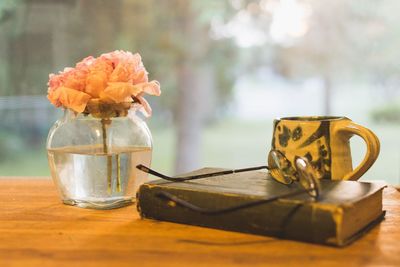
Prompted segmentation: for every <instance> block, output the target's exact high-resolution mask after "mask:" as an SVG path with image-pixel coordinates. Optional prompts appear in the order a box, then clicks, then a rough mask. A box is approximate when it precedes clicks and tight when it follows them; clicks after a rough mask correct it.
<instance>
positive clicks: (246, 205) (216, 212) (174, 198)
mask: <svg viewBox="0 0 400 267" xmlns="http://www.w3.org/2000/svg"><path fill="white" fill-rule="evenodd" d="M311 190H312V189H309V190H307V189H301V190H297V191H294V192H291V193H288V194H284V195H280V196H275V197H271V198H267V199H261V200H257V201H253V202H248V203H244V204H241V205H237V206H233V207H229V208H224V209H216V210H213V209H205V208H201V207H199V206H197V205H194V204H192V203H190V202H188V201H186V200H183V199H181V198H179V197H177V196H175V195H173V194H170V193H168V192H159V193H157V194H156V196H157V197H159V198H161V199H164V200H167V201H172V202H173V203H175V204H177V205H179V206H182V207H185V208H187V209H190V210H192V211H196V212H199V213H202V214H206V215H221V214H224V213H229V212H233V211H237V210H241V209H244V208H250V207H254V206H258V205H261V204H265V203H268V202H273V201H275V200H278V199H280V198H286V197H291V196H296V195H300V194H303V193H308V192H309V191H311Z"/></svg>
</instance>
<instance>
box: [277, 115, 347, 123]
mask: <svg viewBox="0 0 400 267" xmlns="http://www.w3.org/2000/svg"><path fill="white" fill-rule="evenodd" d="M343 119H347V120H348V118H347V117H345V116H293V117H281V118H277V119H276V120H277V121H308V122H312V121H338V120H343Z"/></svg>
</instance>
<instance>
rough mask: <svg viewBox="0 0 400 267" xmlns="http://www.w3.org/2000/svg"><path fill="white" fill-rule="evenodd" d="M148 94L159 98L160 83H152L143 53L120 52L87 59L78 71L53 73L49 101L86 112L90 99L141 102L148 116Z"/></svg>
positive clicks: (71, 69)
mask: <svg viewBox="0 0 400 267" xmlns="http://www.w3.org/2000/svg"><path fill="white" fill-rule="evenodd" d="M144 94H149V95H155V96H159V95H160V94H161V90H160V84H159V83H158V82H157V81H150V82H149V81H148V73H147V71H146V69H145V67H144V65H143V63H142V59H141V56H140V55H139V54H137V53H136V54H132V53H131V52H125V51H122V50H117V51H114V52H110V53H106V54H102V55H101V56H100V57H98V58H94V57H91V56H90V57H86V58H85V59H83V60H82V61H81V62H78V63H77V64H76V66H75V68H65V69H64V71H62V72H59V73H58V74H50V75H49V82H48V95H47V97H48V99H49V100H50V102H51V103H52V104H53V105H55V106H56V107H64V108H69V109H72V110H73V111H75V112H83V111H84V110H85V108H86V105H87V103H88V102H89V101H90V100H100V101H101V102H104V103H122V102H132V97H134V98H135V99H137V100H138V101H139V105H141V107H142V109H141V110H142V111H143V113H144V114H145V115H146V116H150V115H151V107H150V105H149V104H148V102H147V101H146V100H145V99H144V98H143V95H144Z"/></svg>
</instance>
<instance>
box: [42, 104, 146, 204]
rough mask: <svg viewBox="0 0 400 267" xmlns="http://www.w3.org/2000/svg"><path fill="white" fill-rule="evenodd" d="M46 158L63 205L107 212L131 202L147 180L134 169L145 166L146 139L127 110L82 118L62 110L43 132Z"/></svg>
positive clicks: (117, 108) (103, 108) (97, 112)
mask: <svg viewBox="0 0 400 267" xmlns="http://www.w3.org/2000/svg"><path fill="white" fill-rule="evenodd" d="M47 152H48V154H47V155H48V161H49V166H50V170H51V176H52V178H53V181H54V183H55V184H56V186H57V188H58V191H59V194H60V196H61V199H62V201H63V202H64V203H65V204H68V205H75V206H79V207H82V208H94V209H112V208H117V207H121V206H125V205H129V204H131V203H132V202H134V200H135V195H136V191H137V189H138V188H139V186H140V185H141V184H142V183H144V182H145V181H146V180H147V175H146V174H145V173H144V172H141V171H139V170H138V169H136V166H137V165H138V164H144V165H146V166H150V163H151V156H152V137H151V133H150V131H149V129H148V127H147V125H146V123H145V122H144V121H143V120H142V119H141V118H140V117H138V116H136V114H135V109H133V108H132V106H130V104H128V106H126V105H125V107H123V108H122V109H121V107H120V106H104V105H102V106H100V107H99V106H98V107H97V109H96V110H91V111H90V112H87V113H75V112H73V111H71V110H68V109H67V110H65V112H64V116H63V117H62V118H61V119H60V120H58V121H57V122H55V124H54V125H53V127H52V128H51V129H50V131H49V135H48V138H47Z"/></svg>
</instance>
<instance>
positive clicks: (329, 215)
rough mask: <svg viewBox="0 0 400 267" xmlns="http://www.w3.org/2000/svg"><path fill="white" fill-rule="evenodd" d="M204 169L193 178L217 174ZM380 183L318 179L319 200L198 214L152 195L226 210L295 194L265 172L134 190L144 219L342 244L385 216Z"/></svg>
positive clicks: (153, 183) (301, 199)
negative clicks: (175, 197) (162, 194)
mask: <svg viewBox="0 0 400 267" xmlns="http://www.w3.org/2000/svg"><path fill="white" fill-rule="evenodd" d="M220 170H221V169H215V168H204V169H201V170H198V171H195V172H192V173H190V175H193V174H202V173H208V172H215V171H220ZM383 188H384V186H383V185H382V184H374V183H366V182H357V181H331V180H321V196H320V198H319V199H318V200H317V201H314V200H313V199H312V198H311V197H309V196H308V195H307V194H306V193H304V194H301V195H297V196H293V197H288V198H280V199H279V200H277V201H274V202H270V203H265V204H262V205H258V206H253V207H250V208H245V209H241V210H236V211H233V212H230V213H224V214H220V215H206V214H200V213H198V212H196V211H192V210H189V209H187V208H185V207H182V206H179V205H171V203H170V202H168V201H166V200H165V199H161V198H159V197H158V196H157V194H158V193H159V192H168V193H170V194H173V195H176V196H177V197H179V198H182V199H184V200H186V201H189V202H191V203H193V204H195V205H197V206H200V207H202V208H208V209H221V208H228V207H232V206H235V205H238V204H243V203H247V202H252V201H256V200H260V199H263V198H269V197H273V196H278V195H283V194H287V193H290V192H293V191H297V190H299V185H298V184H296V183H293V184H291V185H289V186H288V185H284V184H280V183H278V182H276V181H275V180H274V179H273V178H272V177H270V176H269V174H268V173H267V172H262V171H252V172H246V173H235V174H229V175H223V176H216V177H211V178H203V179H198V180H193V181H186V182H169V181H164V180H155V181H151V182H148V183H145V184H143V185H142V186H141V187H140V189H139V191H138V198H137V200H138V202H137V207H138V210H139V212H140V214H141V216H142V217H143V218H150V219H156V220H163V221H170V222H177V223H185V224H191V225H198V226H205V227H212V228H218V229H224V230H230V231H238V232H245V233H252V234H259V235H266V236H273V237H278V238H283V239H293V240H300V241H305V242H312V243H320V244H326V245H333V246H344V245H347V244H349V243H351V242H352V241H354V240H355V239H357V238H358V237H360V236H362V234H363V233H365V232H367V231H368V230H369V229H370V228H372V227H373V226H374V225H375V224H377V223H378V222H379V221H381V220H382V219H383V217H384V211H383V210H382V189H383Z"/></svg>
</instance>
